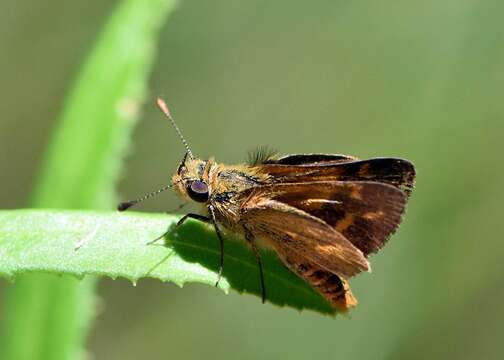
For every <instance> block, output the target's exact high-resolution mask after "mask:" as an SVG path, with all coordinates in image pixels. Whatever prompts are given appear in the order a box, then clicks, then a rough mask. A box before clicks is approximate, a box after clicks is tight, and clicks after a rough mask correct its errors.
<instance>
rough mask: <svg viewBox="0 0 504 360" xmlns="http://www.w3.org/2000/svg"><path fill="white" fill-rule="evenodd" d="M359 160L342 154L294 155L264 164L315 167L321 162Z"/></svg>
mask: <svg viewBox="0 0 504 360" xmlns="http://www.w3.org/2000/svg"><path fill="white" fill-rule="evenodd" d="M351 160H357V159H356V158H354V157H352V156H347V155H341V154H293V155H286V156H283V157H280V158H278V159H270V160H267V161H266V162H264V163H265V164H278V165H314V164H315V163H321V162H327V161H330V162H341V161H351Z"/></svg>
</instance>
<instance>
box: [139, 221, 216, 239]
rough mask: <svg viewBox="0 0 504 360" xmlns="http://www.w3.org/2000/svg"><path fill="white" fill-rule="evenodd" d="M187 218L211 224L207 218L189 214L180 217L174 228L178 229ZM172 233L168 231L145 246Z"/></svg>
mask: <svg viewBox="0 0 504 360" xmlns="http://www.w3.org/2000/svg"><path fill="white" fill-rule="evenodd" d="M189 218H191V219H195V220H199V221H203V222H206V223H211V222H212V219H210V218H209V217H206V216H204V215H200V214H193V213H189V214H185V215H184V216H182V218H181V219H180V220H179V221H178V222H177V224H176V225H175V228H178V227H179V226H181V225H182V224H183V223H184V222H185V221H186V220H187V219H189ZM172 231H173V229H168V230H167V231H165V232H164V233H163V234H162V235H161V236H158V237H157V238H155V239H154V240H151V241H149V242H148V243H147V245H152V244H154V243H155V242H157V241H159V240H161V239H162V238H164V237H165V236H166V235H169V234H170V233H171V232H172Z"/></svg>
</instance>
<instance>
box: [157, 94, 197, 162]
mask: <svg viewBox="0 0 504 360" xmlns="http://www.w3.org/2000/svg"><path fill="white" fill-rule="evenodd" d="M156 103H157V106H158V107H159V108H160V109H161V111H162V112H163V114H165V116H166V117H167V118H168V120H170V122H171V124H172V126H173V127H174V128H175V131H176V132H177V134H178V136H179V137H180V140H182V144H184V147H185V148H186V151H187V153H188V154H189V157H190V158H191V159H194V156H193V153H192V151H191V149H190V148H189V144H188V143H187V141H186V139H185V138H184V136H183V135H182V132H181V131H180V129H179V127H178V126H177V124H176V123H175V120H173V117H172V116H171V113H170V110H169V109H168V106H167V105H166V102H165V101H164V100H163V99H161V98H160V97H158V98H157V99H156Z"/></svg>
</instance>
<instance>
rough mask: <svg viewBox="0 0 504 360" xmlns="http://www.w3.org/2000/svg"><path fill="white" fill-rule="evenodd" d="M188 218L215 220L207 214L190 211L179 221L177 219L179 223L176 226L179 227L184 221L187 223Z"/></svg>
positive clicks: (208, 221)
mask: <svg viewBox="0 0 504 360" xmlns="http://www.w3.org/2000/svg"><path fill="white" fill-rule="evenodd" d="M187 219H195V220H199V221H203V222H206V223H212V222H213V221H212V219H211V218H209V217H207V216H205V215H200V214H193V213H189V214H185V215H184V216H182V218H181V219H180V220H179V221H177V225H175V227H176V228H178V227H179V226H181V225H182V224H183V223H185V222H186V220H187Z"/></svg>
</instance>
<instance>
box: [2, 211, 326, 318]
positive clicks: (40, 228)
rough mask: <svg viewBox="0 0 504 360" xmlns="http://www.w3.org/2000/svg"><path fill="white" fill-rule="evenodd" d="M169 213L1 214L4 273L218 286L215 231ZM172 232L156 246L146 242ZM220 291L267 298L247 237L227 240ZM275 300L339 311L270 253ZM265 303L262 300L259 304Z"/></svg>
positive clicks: (270, 295) (269, 286)
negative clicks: (261, 295)
mask: <svg viewBox="0 0 504 360" xmlns="http://www.w3.org/2000/svg"><path fill="white" fill-rule="evenodd" d="M178 219H179V217H177V216H173V215H164V214H163V215H161V214H141V213H133V212H132V213H126V214H125V213H117V212H89V211H88V212H85V211H57V210H12V211H0V275H1V276H5V277H8V278H15V277H16V276H17V275H19V274H23V273H26V272H49V273H55V274H70V275H74V276H77V277H79V278H81V277H83V276H85V275H90V274H92V275H102V276H109V277H111V278H117V277H124V278H127V279H129V280H130V281H132V282H133V283H136V282H137V281H138V280H139V279H141V278H145V277H150V278H156V279H159V280H162V281H170V282H173V283H175V284H177V285H179V286H182V285H184V284H185V283H187V282H199V283H203V284H208V285H211V286H213V285H214V284H215V282H216V279H217V275H216V274H217V269H218V264H219V247H218V241H217V238H216V236H215V233H214V231H213V229H212V228H211V227H210V226H208V225H205V224H201V223H199V222H196V221H188V222H186V223H185V224H184V225H183V226H181V227H180V228H179V229H176V230H175V229H174V224H175V223H176V222H177V220H178ZM168 230H170V233H169V234H168V235H166V236H165V238H164V241H163V239H161V240H160V241H159V242H158V243H155V244H154V245H147V244H146V243H147V242H149V241H151V240H153V239H155V238H156V237H158V236H160V235H161V234H164V233H165V232H167V231H168ZM224 249H225V258H224V273H223V278H222V279H221V281H220V283H219V287H220V288H221V289H222V290H224V291H226V292H227V291H228V289H229V288H232V289H235V290H237V291H239V292H248V293H252V294H255V295H258V296H259V295H260V293H261V289H260V282H259V271H258V267H257V263H256V260H255V257H254V256H253V254H252V252H251V251H250V250H249V249H248V248H247V247H246V246H245V245H244V243H243V242H240V241H239V239H226V240H225V244H224ZM262 259H263V263H264V275H265V282H266V291H267V300H268V301H269V302H272V303H274V304H277V305H282V306H283V305H288V306H292V307H294V308H297V309H312V310H316V311H319V312H323V313H328V314H330V313H333V310H332V308H331V307H330V305H329V304H328V303H327V302H326V301H325V300H324V299H323V298H322V297H321V296H320V295H319V294H318V293H316V292H315V291H314V290H312V289H311V287H310V286H309V285H307V284H306V283H305V282H304V281H303V280H301V279H300V278H299V277H297V276H296V275H295V274H293V273H291V272H290V271H289V270H288V269H287V268H286V267H285V266H284V265H283V264H282V263H281V262H280V261H279V260H278V258H277V257H276V255H275V254H273V253H272V252H269V251H263V253H262ZM258 301H260V300H259V299H258Z"/></svg>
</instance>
